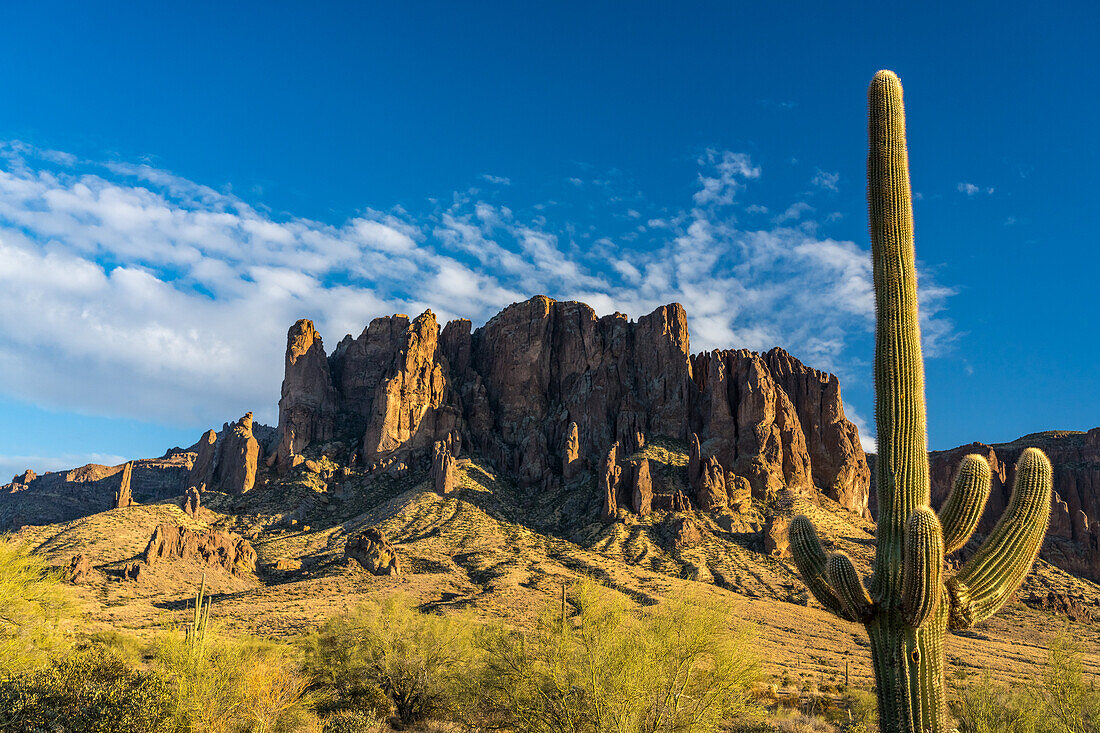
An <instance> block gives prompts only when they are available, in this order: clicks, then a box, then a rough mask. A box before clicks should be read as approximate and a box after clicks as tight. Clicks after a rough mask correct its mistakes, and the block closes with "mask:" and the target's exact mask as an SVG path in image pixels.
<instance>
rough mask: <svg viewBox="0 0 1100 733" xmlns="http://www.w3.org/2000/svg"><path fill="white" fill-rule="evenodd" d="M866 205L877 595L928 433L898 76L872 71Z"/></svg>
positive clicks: (915, 495) (895, 580)
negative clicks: (872, 332)
mask: <svg viewBox="0 0 1100 733" xmlns="http://www.w3.org/2000/svg"><path fill="white" fill-rule="evenodd" d="M867 107H868V124H867V131H868V140H869V146H868V151H867V205H868V211H869V215H870V225H871V258H872V262H873V267H874V281H875V313H876V323H875V422H876V424H877V427H878V444H879V458H878V461H877V462H876V465H875V470H876V490H877V492H878V506H879V517H878V531H877V533H876V554H875V574H874V578H873V580H872V592H873V594H874V596H875V598H876V599H878V600H879V601H890V602H893V601H896V600H897V599H898V596H899V594H900V590H901V587H900V586H901V572H900V571H901V564H902V562H901V561H902V541H903V540H902V538H903V535H904V531H905V522H906V520H908V519H909V515H910V514H911V513H912V511H913V510H914V509H916V508H917V507H918V506H927V505H928V498H929V483H928V438H927V434H926V429H925V419H926V415H925V405H924V364H923V361H922V359H921V345H920V324H919V319H918V315H917V274H916V263H915V259H916V258H915V254H914V250H913V204H912V200H911V195H910V187H909V153H908V149H907V147H906V142H905V107H904V103H903V101H902V89H901V82H900V81H899V80H898V77H897V76H896V75H895V74H894V73H893V72H892V71H879V72H878V73H877V74H875V77H874V79H873V80H872V81H871V86H870V88H869V89H868V92H867Z"/></svg>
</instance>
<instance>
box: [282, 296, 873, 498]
mask: <svg viewBox="0 0 1100 733" xmlns="http://www.w3.org/2000/svg"><path fill="white" fill-rule="evenodd" d="M286 370H287V371H286V377H285V378H284V381H283V390H282V399H281V400H280V417H279V440H278V444H279V453H278V456H279V457H278V464H279V466H280V467H281V468H284V469H285V468H286V467H287V466H289V465H291V464H292V463H293V462H294V458H293V456H294V455H295V454H296V453H300V452H301V451H302V450H303V449H304V448H305V447H306V446H308V445H310V444H311V443H323V442H325V441H327V440H329V439H331V438H332V437H333V435H334V434H335V431H336V426H337V425H339V426H341V428H340V430H341V431H344V430H346V431H349V432H350V433H351V434H354V435H359V436H361V438H360V443H361V446H360V453H361V459H362V461H363V464H364V465H373V464H375V463H377V462H379V461H382V460H384V459H386V458H387V457H388V456H392V455H395V454H417V455H420V456H427V455H429V454H430V453H431V452H432V449H433V446H434V444H435V442H436V441H438V440H440V439H441V438H442V437H443V436H445V435H449V434H451V433H454V432H457V433H458V434H460V435H461V436H462V437H463V439H465V440H469V441H470V443H471V446H472V449H473V450H474V451H476V452H478V453H479V454H480V455H481V456H483V457H485V458H487V459H488V460H489V461H490V462H492V463H493V464H494V465H495V466H496V468H497V469H498V470H501V471H503V472H505V473H507V474H509V475H511V476H512V477H514V478H515V479H516V480H517V481H518V482H519V483H520V485H521V486H523V487H525V488H527V489H531V490H537V489H545V488H547V487H549V486H551V485H557V484H558V483H560V482H563V481H570V480H572V479H574V478H576V477H577V476H578V475H579V473H580V472H581V471H584V470H591V469H593V468H595V467H596V466H595V465H594V464H595V463H596V460H595V458H591V459H587V460H586V458H585V457H588V456H591V457H595V456H604V457H606V454H607V452H608V450H609V449H610V447H611V446H612V445H613V444H615V443H618V446H619V447H618V451H617V452H618V455H617V460H616V463H617V464H618V463H621V462H623V461H626V460H627V459H628V458H629V456H630V455H632V454H634V453H635V452H637V451H638V450H639V449H641V448H642V447H644V446H645V445H646V443H647V442H648V441H649V440H651V439H652V438H653V437H664V438H670V439H673V440H677V441H688V440H690V439H691V436H692V434H693V433H694V434H697V435H698V441H699V442H700V443H701V445H700V446H699V447H698V448H697V449H695V448H694V447H693V450H695V453H696V456H695V458H693V463H692V466H694V467H695V468H696V469H699V467H701V465H702V461H703V460H704V459H710V458H712V457H713V458H714V459H715V460H716V461H717V463H718V465H719V466H720V468H721V469H722V472H724V473H732V474H734V475H736V476H739V477H742V478H744V479H745V480H747V481H748V482H749V484H750V486H751V490H752V492H753V494H754V495H755V496H757V497H758V498H761V499H766V498H768V497H770V496H773V495H774V494H775V493H776V492H778V491H779V490H780V489H784V488H787V489H793V490H796V491H798V492H800V493H809V492H812V491H813V490H814V487H815V484H816V485H817V486H818V487H819V488H820V489H821V490H822V491H824V492H826V493H827V494H828V495H829V496H832V497H833V498H835V499H837V500H838V501H840V502H841V504H843V505H844V506H846V507H847V508H849V509H850V510H852V511H854V512H857V513H862V512H863V510H864V508H865V507H866V489H867V483H868V476H867V467H866V463H865V461H864V459H863V453H862V450H861V449H860V447H859V440H858V434H857V432H856V428H855V427H854V426H853V425H852V424H851V423H849V422H848V421H847V420H846V418H845V417H844V410H843V406H842V404H841V402H840V390H839V386H838V383H837V381H836V378H835V377H832V376H831V375H828V374H825V373H823V372H818V371H816V370H812V369H808V368H806V367H804V366H803V365H802V364H801V363H800V362H798V361H797V360H796V359H794V358H793V357H791V356H790V355H789V354H787V353H786V352H783V351H781V350H773V351H772V352H769V353H768V354H757V353H754V352H751V351H745V350H739V351H714V352H708V353H705V354H699V355H697V356H695V357H692V356H690V342H689V335H688V327H687V314H686V313H685V312H684V309H683V307H682V306H680V305H679V304H675V303H674V304H671V305H667V306H662V307H660V308H657V309H656V310H655V311H653V312H652V313H650V314H648V315H646V316H643V317H641V318H639V319H638V320H637V321H636V322H634V321H631V320H630V319H628V318H627V317H626V316H625V315H623V314H621V313H616V314H613V315H608V316H603V317H598V316H597V315H596V313H595V312H594V311H593V310H592V309H591V308H590V307H588V306H587V305H584V304H583V303H576V302H559V301H554V300H551V299H550V298H546V297H544V296H536V297H534V298H531V299H530V300H527V301H524V302H522V303H516V304H513V305H511V306H509V307H508V308H505V309H504V310H503V311H501V312H500V313H499V314H497V315H496V316H494V317H493V318H492V319H490V320H489V321H488V322H487V323H486V324H485V325H484V326H482V327H481V328H478V329H476V330H475V329H472V327H471V323H470V322H469V321H467V320H458V321H451V322H450V323H448V324H447V325H446V326H445V327H444V328H443V329H442V330H440V328H439V324H438V323H437V321H436V318H435V316H434V314H432V312H431V311H427V312H425V313H424V314H422V315H421V316H419V317H418V318H416V319H413V320H410V319H409V318H408V317H407V316H404V315H395V316H390V317H386V318H376V319H375V320H374V321H372V322H371V323H370V325H369V326H368V327H367V328H366V329H364V331H363V332H362V333H361V334H360V335H359V336H358V337H357V338H353V337H352V336H351V335H348V336H346V337H344V339H343V340H341V341H340V343H339V345H338V346H337V347H336V349H335V350H334V351H333V353H332V355H331V356H329V357H328V358H327V359H326V358H325V354H324V349H323V346H322V344H321V339H320V337H319V335H318V334H317V333H316V331H315V330H314V328H313V324H312V323H311V322H309V321H299V322H298V323H296V324H295V325H294V326H293V327H292V328H291V329H290V332H289V333H288V337H287V355H286ZM607 468H608V465H607V461H606V460H603V461H601V462H600V467H599V481H600V482H601V491H604V492H606V491H607V490H608V489H609V484H608V481H609V480H611V478H612V477H611V475H610V474H609V473H607ZM689 470H690V468H689ZM724 473H723V479H722V480H723V481H725V478H724ZM699 476H701V473H699ZM727 483H728V482H727ZM712 489H713V487H712ZM617 491H618V489H617V488H616V492H617ZM693 491H694V492H695V493H697V492H698V487H695V488H694V489H693ZM714 499H715V501H717V502H718V503H719V504H722V505H725V503H726V501H728V499H727V500H726V501H723V500H722V499H721V497H718V496H716V497H714ZM620 504H621V505H622V506H631V504H632V499H631V497H629V496H627V497H622V496H619V495H618V493H616V498H615V501H614V502H612V501H610V499H608V497H607V496H606V495H605V496H604V508H605V510H606V511H605V514H608V515H613V514H614V509H615V508H616V507H617V506H619V505H620Z"/></svg>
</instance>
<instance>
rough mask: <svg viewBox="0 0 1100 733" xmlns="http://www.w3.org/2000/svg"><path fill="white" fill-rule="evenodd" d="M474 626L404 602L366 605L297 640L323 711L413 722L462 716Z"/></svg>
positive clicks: (473, 665) (473, 656) (473, 659)
mask: <svg viewBox="0 0 1100 733" xmlns="http://www.w3.org/2000/svg"><path fill="white" fill-rule="evenodd" d="M472 634H473V622H472V621H471V620H470V619H468V618H461V619H454V618H447V617H444V616H439V615H436V614H430V613H421V612H420V611H418V610H417V609H416V608H415V607H414V606H413V604H412V601H411V600H410V599H409V598H407V597H405V596H400V595H399V596H393V597H390V598H387V599H385V600H383V601H376V602H368V603H366V604H364V605H362V606H360V607H359V608H357V609H355V610H353V611H350V612H348V613H345V614H342V615H339V616H336V617H334V618H331V619H329V620H328V621H327V622H326V623H325V624H324V625H323V626H322V627H321V628H319V629H317V630H316V631H314V632H312V633H310V634H308V635H307V636H306V637H304V639H303V640H302V648H303V650H304V652H305V661H304V669H305V673H306V674H307V675H308V676H309V677H310V678H311V679H312V680H313V681H314V684H315V686H316V689H317V691H318V693H319V694H320V695H321V696H322V699H323V700H324V703H323V705H322V709H323V710H326V711H330V712H331V711H339V710H360V711H363V712H369V713H372V714H375V715H381V716H388V715H390V713H391V712H392V713H393V714H395V715H396V716H397V718H398V719H399V720H400V721H401V722H402V723H414V722H417V721H420V720H424V719H425V718H428V717H429V716H438V717H447V716H452V715H457V714H458V713H459V706H460V698H461V689H462V688H463V687H464V686H465V685H466V684H468V681H469V679H470V676H471V675H472V674H474V673H473V672H472V670H473V669H474V668H476V665H477V656H478V655H477V653H476V652H475V650H474V647H473V644H472Z"/></svg>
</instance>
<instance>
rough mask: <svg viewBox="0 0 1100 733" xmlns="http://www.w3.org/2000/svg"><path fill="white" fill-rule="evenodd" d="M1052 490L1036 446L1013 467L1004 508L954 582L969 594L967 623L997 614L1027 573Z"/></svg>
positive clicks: (1045, 520)
mask: <svg viewBox="0 0 1100 733" xmlns="http://www.w3.org/2000/svg"><path fill="white" fill-rule="evenodd" d="M1052 490H1053V470H1052V469H1051V466H1050V460H1049V459H1047V457H1046V454H1045V453H1043V452H1042V451H1041V450H1039V449H1038V448H1028V449H1026V450H1025V451H1024V452H1023V453H1022V454H1021V455H1020V460H1019V462H1018V463H1017V465H1016V482H1015V484H1014V485H1013V487H1012V497H1011V498H1010V499H1009V500H1008V507H1007V508H1006V509H1005V511H1004V514H1002V515H1001V518H1000V519H999V520H998V521H997V525H996V526H995V527H994V528H993V531H992V532H990V533H989V536H988V537H987V538H986V540H985V542H983V543H982V546H981V547H980V548H979V549H978V553H977V554H976V555H974V557H972V558H971V559H970V560H969V561H968V562H967V563H966V564H965V565H963V567H962V569H961V570H960V571H959V574H958V576H957V578H956V585H958V584H962V585H964V586H965V587H966V589H967V591H968V592H969V595H970V616H971V618H972V619H973V621H972V623H978V622H979V621H984V620H985V619H987V618H989V617H990V616H992V615H993V614H994V613H996V612H997V610H998V609H999V608H1000V607H1001V606H1003V605H1004V604H1005V602H1006V601H1007V600H1008V599H1009V597H1010V596H1011V595H1012V593H1013V591H1015V590H1016V589H1017V588H1018V587H1019V586H1020V583H1022V582H1023V580H1024V577H1025V576H1026V575H1027V573H1028V571H1029V570H1031V566H1032V564H1034V562H1035V558H1036V557H1038V555H1039V549H1040V548H1041V547H1042V545H1043V537H1044V536H1045V535H1046V531H1047V524H1048V522H1049V521H1050V495H1051V492H1052Z"/></svg>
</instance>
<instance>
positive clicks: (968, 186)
mask: <svg viewBox="0 0 1100 733" xmlns="http://www.w3.org/2000/svg"><path fill="white" fill-rule="evenodd" d="M955 188H956V189H958V191H959V193H961V194H965V195H966V196H977V195H978V194H980V193H986V194H992V193H993V187H992V186H988V187H986V188H985V189H982V187H981V186H978V185H976V184H973V183H966V182H965V181H964V182H961V183H959V184H958V185H957V186H956V187H955Z"/></svg>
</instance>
